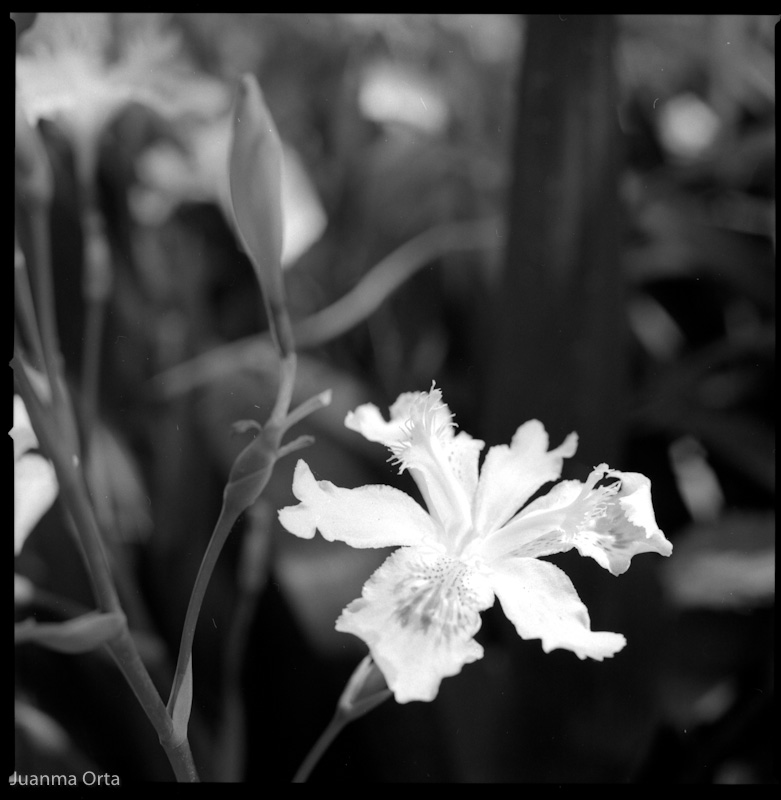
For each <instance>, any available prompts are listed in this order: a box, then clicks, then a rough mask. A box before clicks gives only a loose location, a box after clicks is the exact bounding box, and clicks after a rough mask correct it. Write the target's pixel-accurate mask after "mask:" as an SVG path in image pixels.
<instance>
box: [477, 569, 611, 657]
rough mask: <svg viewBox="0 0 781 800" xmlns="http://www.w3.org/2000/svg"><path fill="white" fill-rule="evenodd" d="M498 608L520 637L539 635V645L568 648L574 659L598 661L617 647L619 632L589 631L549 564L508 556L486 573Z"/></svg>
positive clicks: (581, 609)
mask: <svg viewBox="0 0 781 800" xmlns="http://www.w3.org/2000/svg"><path fill="white" fill-rule="evenodd" d="M490 580H491V585H492V587H493V589H494V591H495V592H496V594H497V596H498V597H499V600H500V602H501V604H502V609H503V610H504V613H505V614H506V615H507V617H508V618H509V619H510V620H511V621H512V623H513V624H514V625H515V629H516V630H517V631H518V634H519V635H520V636H522V637H523V638H524V639H541V640H542V649H543V650H544V651H545V652H546V653H549V652H550V651H551V650H556V649H558V648H563V649H565V650H571V651H572V652H573V653H575V654H576V655H577V656H578V658H581V659H583V658H593V659H596V660H597V661H602V659H604V658H610V657H611V656H613V655H615V654H616V653H617V652H618V651H619V650H621V649H622V648H623V647H624V645H625V644H626V639H625V638H624V637H623V636H622V635H621V634H619V633H610V632H607V631H592V630H591V620H590V618H589V614H588V610H587V609H586V606H585V605H583V603H582V602H581V600H580V598H579V597H578V594H577V592H576V591H575V587H574V586H573V585H572V581H570V579H569V578H568V577H567V576H566V574H565V573H564V572H563V571H562V570H560V569H559V568H558V567H556V566H554V565H553V564H549V563H547V562H545V561H537V560H536V559H531V558H518V559H508V560H507V561H505V562H504V563H502V564H501V565H500V566H498V567H497V568H496V570H495V572H494V573H493V574H492V575H491V579H490Z"/></svg>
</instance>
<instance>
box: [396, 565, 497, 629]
mask: <svg viewBox="0 0 781 800" xmlns="http://www.w3.org/2000/svg"><path fill="white" fill-rule="evenodd" d="M476 577H477V576H476V573H475V572H474V570H473V569H472V568H471V567H470V566H469V565H467V564H465V563H464V562H462V561H460V560H458V559H455V558H449V557H446V556H435V557H433V558H432V557H428V558H426V557H424V556H420V557H418V558H416V559H415V561H414V563H412V564H411V565H410V568H409V569H408V572H407V574H406V575H405V576H404V578H403V579H402V580H401V581H400V582H399V583H398V584H397V585H396V587H395V588H394V594H395V595H397V602H396V609H395V611H394V617H395V619H396V620H398V622H399V624H400V625H401V626H402V627H411V628H412V629H413V630H415V631H418V632H420V633H423V634H427V635H433V636H436V638H437V639H438V640H439V639H445V640H449V639H451V638H452V637H453V636H454V635H456V634H458V633H459V632H464V631H467V630H468V631H469V632H470V633H469V635H471V634H472V633H474V632H475V631H476V630H477V628H478V627H479V625H480V616H479V612H480V611H481V610H482V609H484V608H487V607H488V606H489V605H490V604H491V600H492V593H491V592H490V591H488V592H486V591H485V590H484V591H482V592H481V591H480V587H478V586H477V585H476V582H475V580H474V579H475V578H476Z"/></svg>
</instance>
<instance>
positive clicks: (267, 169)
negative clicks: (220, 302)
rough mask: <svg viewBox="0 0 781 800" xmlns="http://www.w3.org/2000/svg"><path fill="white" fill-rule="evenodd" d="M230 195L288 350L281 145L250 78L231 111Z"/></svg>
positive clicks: (283, 350) (282, 348) (272, 320)
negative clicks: (283, 278) (283, 269)
mask: <svg viewBox="0 0 781 800" xmlns="http://www.w3.org/2000/svg"><path fill="white" fill-rule="evenodd" d="M230 192H231V202H232V204H233V215H234V218H235V221H236V228H237V230H238V234H239V237H240V238H241V241H242V244H243V245H244V249H245V250H246V252H247V255H248V256H249V257H250V259H251V261H252V264H253V266H254V268H255V273H256V274H257V277H258V281H259V283H260V288H261V291H262V292H263V300H264V303H265V306H266V313H267V314H268V318H269V325H270V327H271V331H272V334H273V336H274V340H275V342H276V345H277V350H278V351H279V352H280V354H281V355H282V356H286V355H288V354H289V353H291V352H292V351H293V349H294V346H293V334H292V329H291V327H290V320H289V317H288V314H287V308H286V305H285V292H284V285H283V281H282V239H283V218H282V144H281V142H280V140H279V134H278V133H277V129H276V126H275V125H274V120H273V118H272V117H271V114H270V113H269V110H268V107H267V106H266V103H265V102H264V100H263V94H262V93H261V90H260V87H259V86H258V82H257V80H256V79H255V77H254V76H253V75H251V74H246V75H244V76H242V78H241V80H240V82H239V88H238V93H237V96H236V102H235V104H234V109H233V142H232V145H231V152H230Z"/></svg>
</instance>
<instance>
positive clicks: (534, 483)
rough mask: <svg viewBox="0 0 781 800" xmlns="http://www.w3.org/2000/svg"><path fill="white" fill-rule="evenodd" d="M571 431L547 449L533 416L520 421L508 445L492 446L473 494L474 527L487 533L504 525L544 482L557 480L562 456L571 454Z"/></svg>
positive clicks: (573, 436) (545, 438) (573, 445)
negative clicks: (563, 438) (560, 442)
mask: <svg viewBox="0 0 781 800" xmlns="http://www.w3.org/2000/svg"><path fill="white" fill-rule="evenodd" d="M577 445H578V438H577V436H576V434H574V433H571V434H570V435H569V436H568V437H567V438H566V439H565V440H564V442H563V443H562V444H561V445H559V446H558V447H557V448H556V449H555V450H550V451H548V434H547V433H546V431H545V428H544V427H543V425H542V423H541V422H539V421H538V420H536V419H533V420H530V421H529V422H526V423H525V424H523V425H521V426H520V428H518V430H517V431H516V432H515V435H514V436H513V438H512V442H511V443H510V445H509V446H508V445H506V444H504V445H497V446H496V447H492V448H491V449H490V450H489V451H488V454H487V455H486V457H485V462H484V463H483V468H482V470H481V472H480V482H479V484H478V486H477V494H476V496H475V527H476V528H477V529H478V530H479V531H481V535H483V536H487V535H489V534H490V533H492V532H493V531H495V530H497V529H498V528H500V527H501V526H502V525H504V524H505V523H506V522H507V520H509V519H510V518H511V517H512V516H513V515H514V514H515V513H516V512H517V511H518V509H519V508H521V507H522V506H523V505H524V503H526V502H527V501H528V500H529V498H530V497H531V496H532V495H533V494H534V493H535V492H536V491H537V490H538V489H539V488H540V487H541V486H543V485H544V484H545V483H548V482H549V481H555V480H557V479H558V478H559V477H560V475H561V467H562V463H563V461H564V459H565V458H569V457H570V456H572V455H574V454H575V450H576V448H577Z"/></svg>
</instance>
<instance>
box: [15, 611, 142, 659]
mask: <svg viewBox="0 0 781 800" xmlns="http://www.w3.org/2000/svg"><path fill="white" fill-rule="evenodd" d="M126 624H127V623H126V621H125V616H124V614H120V613H118V612H111V613H106V614H101V613H99V612H97V611H91V612H90V613H88V614H84V615H83V616H81V617H76V619H70V620H67V621H66V622H35V620H32V619H26V620H24V621H23V622H20V623H17V625H16V626H15V629H14V641H15V642H16V644H25V643H27V642H33V643H35V644H39V645H41V646H43V647H48V648H49V649H50V650H57V651H59V652H60V653H86V652H89V651H90V650H95V649H96V648H98V647H100V646H101V645H103V644H106V642H108V641H110V640H111V639H113V638H114V637H115V636H116V635H117V634H118V633H120V632H121V631H122V629H123V627H124V626H125V625H126Z"/></svg>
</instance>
